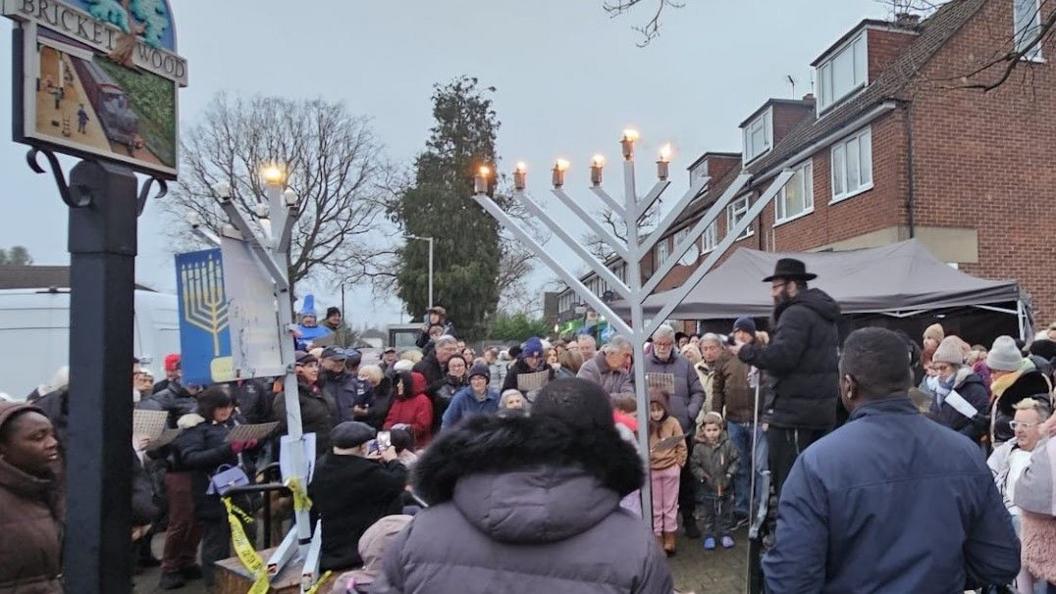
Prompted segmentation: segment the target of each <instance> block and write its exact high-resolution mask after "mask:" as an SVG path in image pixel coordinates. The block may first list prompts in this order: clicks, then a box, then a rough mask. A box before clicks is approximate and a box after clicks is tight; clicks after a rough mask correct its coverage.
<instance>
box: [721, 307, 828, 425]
mask: <svg viewBox="0 0 1056 594" xmlns="http://www.w3.org/2000/svg"><path fill="white" fill-rule="evenodd" d="M774 320H775V327H774V336H773V340H772V341H771V342H770V345H769V346H766V347H763V346H759V345H756V344H748V345H745V346H744V347H742V348H741V351H740V354H739V357H740V359H741V361H744V362H745V363H748V364H749V365H754V366H756V367H758V368H759V369H762V370H765V371H767V372H769V375H770V379H771V381H772V382H773V390H774V398H773V400H772V406H770V407H768V408H767V410H766V411H765V412H764V416H763V418H764V419H765V420H766V422H768V423H770V424H771V425H774V426H775V427H803V428H808V429H830V428H831V427H832V426H833V425H834V424H835V423H836V403H837V401H838V399H839V391H838V387H837V380H836V376H837V360H838V355H837V352H836V351H837V348H838V347H839V340H840V338H839V330H838V327H837V326H838V324H839V320H840V306H839V304H837V303H836V302H835V301H833V299H832V297H829V296H828V294H826V293H825V292H823V291H820V290H818V289H807V290H805V291H803V292H801V293H799V294H797V295H796V296H795V297H793V298H792V299H790V300H788V301H786V302H784V303H781V304H780V305H778V306H777V307H776V308H775V309H774Z"/></svg>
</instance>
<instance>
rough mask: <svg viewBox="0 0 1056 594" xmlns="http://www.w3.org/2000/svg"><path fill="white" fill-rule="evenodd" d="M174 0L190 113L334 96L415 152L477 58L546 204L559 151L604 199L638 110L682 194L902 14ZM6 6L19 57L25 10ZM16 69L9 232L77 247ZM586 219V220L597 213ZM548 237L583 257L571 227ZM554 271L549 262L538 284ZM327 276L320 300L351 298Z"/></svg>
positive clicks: (646, 156)
mask: <svg viewBox="0 0 1056 594" xmlns="http://www.w3.org/2000/svg"><path fill="white" fill-rule="evenodd" d="M171 1H172V4H173V12H174V13H175V18H176V31H177V40H178V44H179V46H178V49H179V53H180V54H181V55H182V56H184V57H185V58H186V59H187V60H188V67H189V72H190V86H189V87H187V88H186V89H183V90H182V91H181V92H180V111H181V120H182V122H183V123H184V125H187V124H190V123H192V122H194V121H195V120H196V118H197V117H198V115H199V114H200V113H201V111H202V109H203V108H204V106H205V105H206V104H207V103H208V102H209V100H210V99H211V98H212V97H213V95H214V94H215V93H217V92H218V91H228V92H230V93H232V94H244V95H254V94H261V95H281V96H286V97H304V98H314V97H323V98H326V99H328V100H339V101H344V102H345V103H347V104H348V106H349V108H350V109H351V111H352V112H354V113H358V114H363V115H368V116H370V117H371V118H373V126H374V128H375V131H376V132H377V135H378V137H379V138H380V139H381V140H382V141H383V142H384V143H385V145H386V151H387V153H388V155H389V157H390V158H392V159H394V160H396V161H398V162H402V163H410V161H411V160H412V159H413V157H414V155H415V154H416V152H417V151H419V150H420V149H421V148H422V146H423V144H424V141H425V139H426V136H427V135H428V129H429V127H430V125H431V123H432V122H431V103H430V95H431V92H432V85H433V84H434V83H436V82H446V81H449V80H451V79H452V78H454V77H456V76H459V75H462V74H468V75H471V76H476V77H478V78H479V79H480V81H481V83H482V85H483V86H495V87H496V88H497V93H496V94H495V95H494V99H495V109H496V111H497V112H498V117H499V119H500V121H501V122H502V127H501V129H500V130H499V136H498V150H499V154H500V156H501V158H502V166H503V167H504V168H505V169H510V168H512V166H513V163H515V162H516V161H519V160H523V161H526V162H527V163H528V167H529V189H530V190H532V189H534V196H535V198H536V199H537V200H539V201H541V202H543V203H544V204H547V205H550V204H552V203H553V202H555V201H556V198H553V197H552V196H551V195H550V194H549V192H548V191H547V190H548V179H549V176H548V174H547V170H548V169H549V167H550V166H551V164H552V163H553V160H554V159H555V158H557V157H564V158H567V159H569V160H570V161H571V162H572V169H571V170H570V171H569V173H568V176H569V181H568V184H567V189H568V190H569V192H570V193H572V194H573V196H581V197H582V199H583V200H584V201H588V200H592V199H593V195H591V194H590V193H589V192H587V191H586V187H587V170H586V168H587V164H588V161H589V158H590V156H591V155H592V154H594V153H597V152H601V153H603V154H606V155H608V156H609V159H610V161H614V160H615V158H616V156H617V155H618V149H619V146H618V144H617V141H618V139H619V136H620V131H621V130H622V129H623V128H625V127H627V126H634V127H637V128H638V129H639V130H640V131H641V134H642V142H641V144H640V146H641V151H642V152H641V153H640V154H641V156H642V158H641V159H640V167H639V174H638V179H639V184H640V185H641V186H643V187H645V186H646V184H648V183H651V181H652V179H653V177H652V176H653V175H654V170H653V166H652V161H653V160H655V151H656V149H657V147H659V146H660V145H662V144H664V143H665V142H671V143H672V144H673V146H674V147H675V159H674V163H673V168H674V171H673V175H674V181H675V184H674V185H673V187H672V188H671V189H670V190H669V192H670V194H669V195H670V196H675V195H676V194H680V193H681V192H682V191H683V190H684V189H685V187H686V184H687V176H686V174H685V172H684V169H685V167H686V166H687V165H688V164H689V163H690V162H692V161H693V160H694V159H695V158H696V157H697V156H699V155H700V154H701V153H702V152H704V151H707V150H713V151H739V150H740V133H739V131H738V129H737V124H739V123H740V122H741V121H742V120H743V119H744V118H745V117H746V116H748V115H749V114H750V113H751V112H752V111H754V110H755V109H756V108H757V107H759V106H760V105H761V104H762V103H763V102H764V101H765V100H766V99H767V98H768V97H791V96H792V91H791V88H790V85H789V83H788V81H787V80H786V76H787V75H791V76H792V77H793V78H794V79H795V80H796V82H797V85H796V96H797V97H798V96H802V95H803V94H804V93H806V92H809V91H810V88H811V82H810V79H811V77H810V74H811V69H810V67H809V64H810V62H811V61H812V60H813V59H814V58H815V57H817V55H818V54H820V53H821V51H822V50H823V49H825V48H826V47H827V46H828V45H829V44H831V43H832V42H834V41H835V40H836V39H837V38H838V37H839V36H840V35H841V34H843V33H844V32H846V31H847V30H848V29H849V28H850V27H852V26H853V25H854V24H856V23H857V22H858V21H859V20H861V19H862V18H865V17H879V18H886V17H887V16H888V15H887V10H888V9H887V8H886V7H885V6H884V5H883V4H882V3H879V2H877V1H876V0H747V1H742V2H731V1H729V0H686V7H685V8H683V9H680V10H673V9H669V10H668V11H667V12H666V13H665V15H664V20H663V27H662V34H661V36H660V37H659V38H658V39H656V40H655V41H653V42H652V43H651V44H650V45H649V46H648V47H646V48H644V49H640V48H638V47H637V46H636V42H638V41H639V40H640V39H641V37H640V35H639V34H638V33H636V32H634V31H632V30H631V27H632V26H634V25H636V24H641V23H642V22H644V21H645V20H647V19H648V17H649V15H650V14H651V10H652V8H651V6H645V5H643V6H642V7H641V8H639V9H637V10H636V11H635V12H633V13H631V14H628V15H626V16H624V17H621V18H618V19H615V20H613V19H609V18H608V17H607V15H606V14H605V13H604V11H603V10H602V8H601V5H602V1H603V0H521V1H519V2H513V1H510V0H494V1H489V2H485V1H483V0H477V1H470V0H443V1H441V2H437V1H435V0H434V1H431V2H426V1H424V0H388V1H385V2H367V1H365V0H329V1H326V0H324V1H322V2H313V3H294V2H280V1H278V0H256V1H253V2H251V1H249V0H224V1H223V2H206V1H205V0H171ZM651 2H652V0H646V1H645V3H643V4H651ZM304 8H308V9H307V10H304ZM0 20H2V21H3V22H2V24H0V48H4V51H3V56H5V58H6V56H8V55H10V54H9V52H8V48H10V47H11V24H10V22H9V21H7V20H6V19H0ZM10 85H11V64H10V60H8V59H0V114H2V115H0V179H2V180H3V183H2V186H0V202H2V205H3V213H4V216H3V217H0V247H9V246H12V245H24V246H26V247H27V248H28V249H29V251H30V253H31V254H32V255H33V257H34V259H35V260H36V262H37V263H39V264H63V263H67V262H68V259H69V258H68V254H67V253H66V212H65V211H66V209H65V206H64V205H63V204H62V202H61V201H60V199H59V197H58V195H57V193H56V190H55V187H54V182H53V181H52V179H51V177H50V176H43V175H41V176H38V175H35V174H33V173H32V172H31V171H30V170H29V168H28V167H27V166H26V165H25V161H24V154H25V152H26V149H25V147H23V146H21V145H16V144H14V143H13V142H11V141H10V140H9V139H10V138H11V127H10V126H11V123H10V119H9V115H8V114H10V113H11V86H10ZM69 165H70V161H68V160H67V167H68V166H69ZM611 169H612V171H611V172H610V176H609V185H610V187H611V188H613V192H614V191H615V188H617V187H618V186H616V185H615V183H614V182H615V181H617V180H615V179H614V176H612V175H611V174H614V173H615V168H611ZM672 201H673V198H672V199H670V200H669V201H668V203H670V202H672ZM591 204H593V202H591ZM555 212H557V213H558V214H559V215H560V214H562V213H563V214H564V215H565V217H568V216H569V215H568V213H567V212H565V211H560V210H558V211H555ZM566 220H567V218H566ZM164 224H165V219H164V218H163V217H162V216H161V209H160V208H158V205H157V204H149V205H148V206H147V209H146V213H145V214H144V215H143V217H142V218H141V219H140V244H139V258H138V260H137V278H138V279H139V280H140V282H144V283H147V284H149V285H151V286H155V287H158V288H159V289H161V290H166V291H172V290H174V289H175V284H176V283H175V277H174V274H173V266H172V254H171V253H170V252H169V251H168V250H169V248H168V246H167V245H166V241H165V239H166V238H165V233H164V232H163V225H164ZM570 227H572V228H574V229H576V235H580V234H581V232H582V226H581V225H578V224H577V225H571V224H570ZM550 247H551V248H552V249H553V250H554V252H555V253H557V254H558V255H559V256H560V257H561V259H562V261H563V262H565V263H566V264H567V265H569V266H571V267H574V268H579V266H578V265H577V263H576V260H575V258H574V257H572V256H571V255H570V254H569V250H567V249H566V248H563V247H561V246H560V242H559V240H558V239H556V238H554V239H552V240H551V246H550ZM437 265H438V266H442V263H438V264H437ZM552 277H553V275H552V274H551V273H550V272H549V271H548V270H547V269H546V268H545V267H544V266H542V265H540V267H539V269H538V270H537V271H536V273H535V274H534V275H533V277H532V279H531V281H532V286H533V287H536V288H537V287H541V286H542V284H543V283H545V282H546V281H547V280H549V279H550V278H552ZM320 293H321V295H320V296H319V297H318V299H317V303H318V304H319V305H320V306H322V307H325V306H327V305H330V304H331V303H330V302H331V301H333V300H334V299H335V298H336V296H334V295H330V294H328V293H327V292H325V291H320ZM346 298H347V305H348V306H347V310H348V311H347V313H346V316H347V317H348V318H349V321H350V322H352V323H354V324H359V323H362V322H365V321H370V322H374V323H376V324H379V325H380V324H384V323H393V322H398V321H401V320H400V313H401V309H402V308H401V304H400V303H399V302H398V300H395V299H388V300H384V299H383V300H375V299H372V298H371V297H370V293H369V291H366V290H360V291H357V292H354V293H351V294H349V295H348V296H347V297H346ZM405 320H406V317H404V321H405Z"/></svg>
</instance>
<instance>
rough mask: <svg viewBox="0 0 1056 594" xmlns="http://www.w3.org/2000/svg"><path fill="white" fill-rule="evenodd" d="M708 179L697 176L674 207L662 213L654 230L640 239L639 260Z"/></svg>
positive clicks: (680, 213)
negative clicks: (662, 215) (661, 218)
mask: <svg viewBox="0 0 1056 594" xmlns="http://www.w3.org/2000/svg"><path fill="white" fill-rule="evenodd" d="M710 181H711V178H710V177H704V178H698V179H697V180H696V181H695V182H693V184H692V185H691V186H690V187H689V189H688V190H686V193H685V194H683V195H682V197H681V198H679V199H678V202H676V203H675V205H674V207H672V208H671V210H669V211H668V213H667V214H666V215H664V218H663V220H661V221H660V224H659V225H657V227H656V231H654V232H653V233H651V234H650V235H649V237H646V238H645V239H643V240H641V242H640V243H641V245H640V246H639V247H638V259H639V260H641V259H642V258H644V257H645V255H646V254H648V253H649V250H651V249H653V246H654V245H656V242H657V241H659V240H660V236H661V235H663V234H664V233H665V232H667V230H668V229H670V228H671V225H673V224H674V222H675V219H677V218H678V217H679V216H681V215H682V213H683V212H685V210H686V207H687V206H689V203H690V202H692V201H693V199H694V198H696V197H697V196H699V195H700V193H701V191H703V190H704V187H705V186H707V185H708V183H709V182H710ZM665 187H666V186H665ZM650 206H651V204H650ZM686 247H689V246H686ZM632 249H633V246H632ZM679 257H681V255H679Z"/></svg>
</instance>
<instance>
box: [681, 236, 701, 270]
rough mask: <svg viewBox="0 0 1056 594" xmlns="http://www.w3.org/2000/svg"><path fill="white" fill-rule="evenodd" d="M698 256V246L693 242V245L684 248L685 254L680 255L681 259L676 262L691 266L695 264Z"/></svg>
mask: <svg viewBox="0 0 1056 594" xmlns="http://www.w3.org/2000/svg"><path fill="white" fill-rule="evenodd" d="M699 257H700V246H698V245H697V242H693V245H691V246H689V249H688V250H686V253H685V255H683V256H682V259H681V260H679V261H678V263H679V264H681V265H683V266H692V265H694V264H696V262H697V258H699Z"/></svg>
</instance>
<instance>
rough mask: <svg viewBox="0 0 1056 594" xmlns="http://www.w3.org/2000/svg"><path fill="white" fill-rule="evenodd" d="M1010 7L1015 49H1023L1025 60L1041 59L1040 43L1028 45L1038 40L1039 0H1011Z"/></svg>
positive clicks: (1039, 28) (1039, 22)
mask: <svg viewBox="0 0 1056 594" xmlns="http://www.w3.org/2000/svg"><path fill="white" fill-rule="evenodd" d="M1012 7H1013V8H1012V12H1013V17H1014V22H1013V26H1014V28H1013V34H1014V35H1015V38H1016V51H1017V52H1023V51H1025V52H1026V53H1024V54H1023V57H1024V58H1026V59H1027V60H1041V44H1040V43H1038V44H1037V45H1034V47H1030V46H1031V45H1033V44H1035V43H1036V42H1037V41H1038V33H1040V31H1041V0H1012ZM1028 47H1030V50H1027V48H1028Z"/></svg>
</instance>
